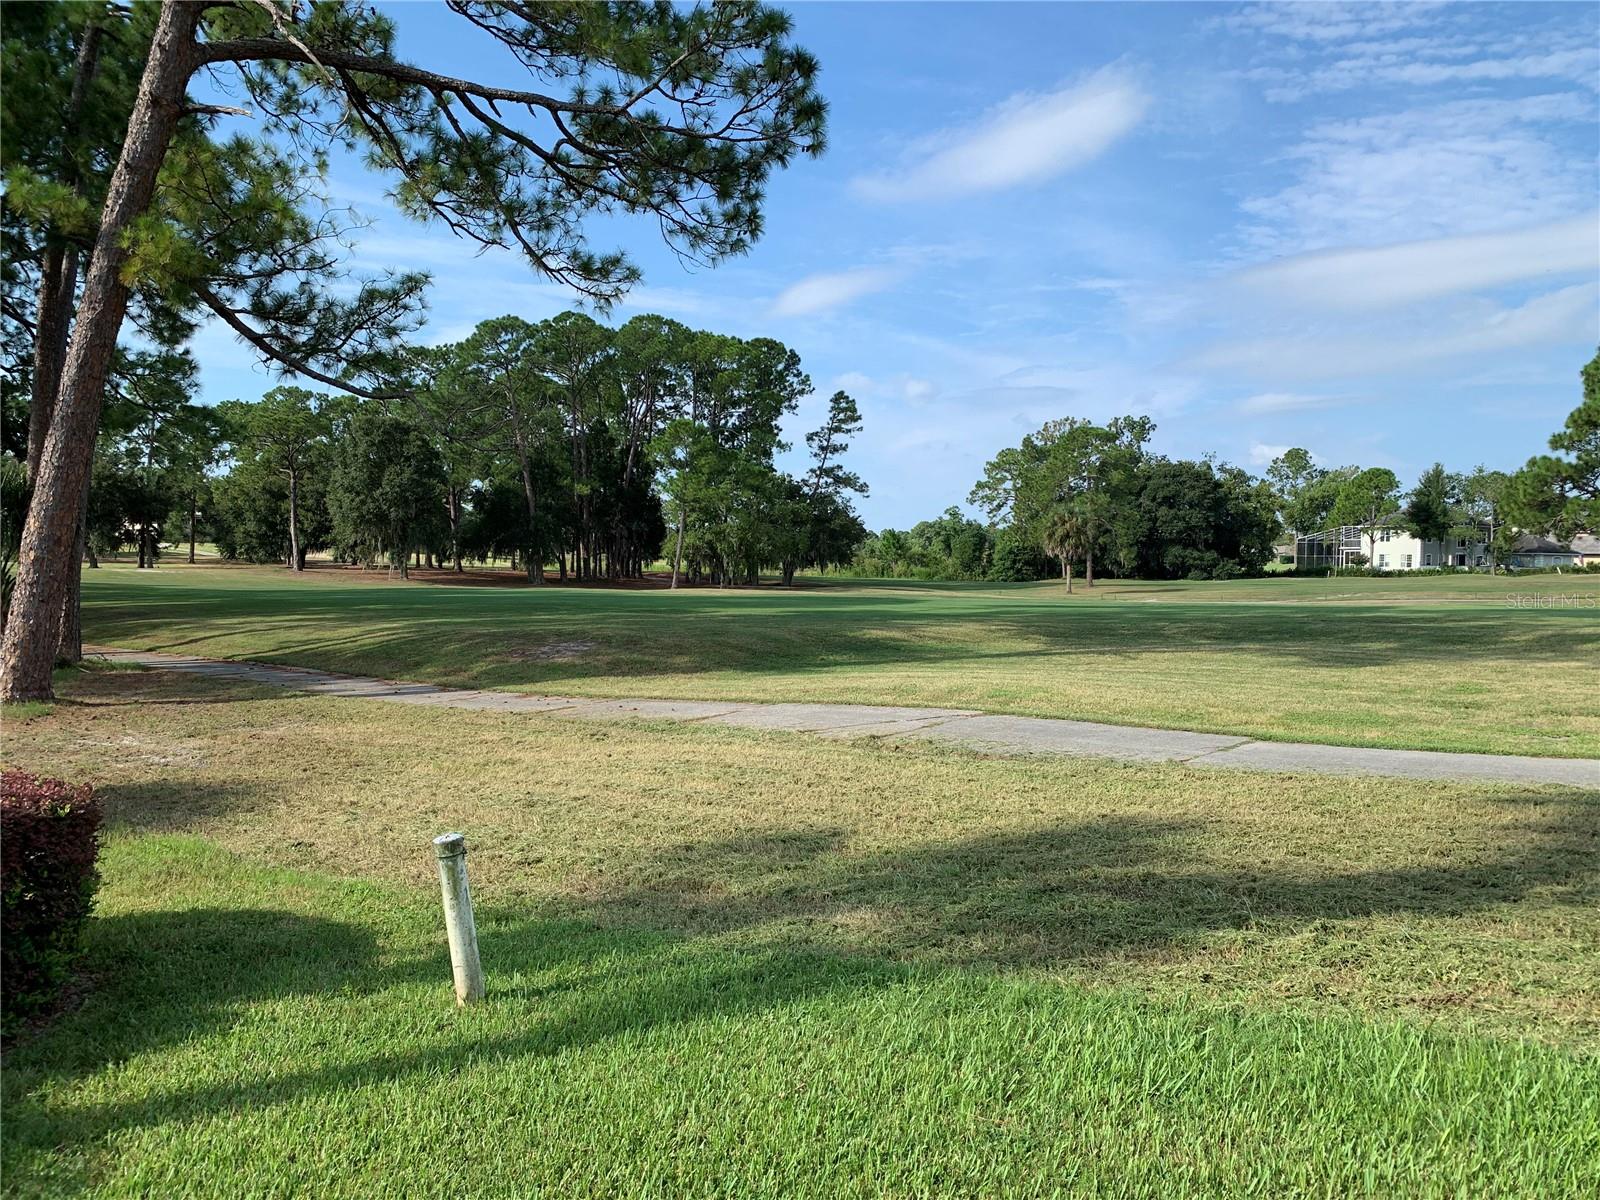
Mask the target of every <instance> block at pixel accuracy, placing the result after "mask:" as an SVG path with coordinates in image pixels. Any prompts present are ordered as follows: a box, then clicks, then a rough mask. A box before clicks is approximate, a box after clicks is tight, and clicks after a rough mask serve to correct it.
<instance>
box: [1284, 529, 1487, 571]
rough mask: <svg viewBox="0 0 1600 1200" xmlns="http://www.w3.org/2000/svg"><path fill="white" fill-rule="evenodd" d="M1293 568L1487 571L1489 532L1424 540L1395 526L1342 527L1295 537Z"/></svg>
mask: <svg viewBox="0 0 1600 1200" xmlns="http://www.w3.org/2000/svg"><path fill="white" fill-rule="evenodd" d="M1369 559H1370V562H1369V561H1368V560H1369ZM1294 565H1295V567H1296V568H1297V569H1303V570H1322V569H1324V568H1333V567H1354V566H1371V567H1374V568H1376V569H1377V570H1379V571H1416V570H1420V569H1422V568H1423V567H1454V568H1456V569H1458V570H1470V569H1471V568H1473V567H1487V566H1488V565H1489V536H1488V529H1487V528H1484V529H1481V530H1479V531H1478V534H1477V536H1476V537H1470V538H1445V539H1444V540H1443V541H1424V540H1423V539H1422V538H1419V537H1417V536H1416V535H1415V534H1413V533H1412V532H1411V531H1410V530H1409V529H1406V528H1405V527H1404V526H1403V525H1400V524H1398V523H1389V524H1385V525H1380V526H1379V527H1378V528H1377V529H1376V530H1374V529H1372V528H1370V527H1369V526H1366V525H1340V526H1338V527H1337V528H1334V529H1324V530H1322V531H1321V532H1320V533H1308V534H1302V535H1301V536H1300V537H1297V538H1295V541H1294Z"/></svg>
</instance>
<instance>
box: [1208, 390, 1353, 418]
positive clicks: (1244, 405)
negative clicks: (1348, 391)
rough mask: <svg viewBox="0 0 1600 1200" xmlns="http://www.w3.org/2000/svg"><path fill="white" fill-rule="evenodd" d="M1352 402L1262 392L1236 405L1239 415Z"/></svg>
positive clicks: (1338, 398)
mask: <svg viewBox="0 0 1600 1200" xmlns="http://www.w3.org/2000/svg"><path fill="white" fill-rule="evenodd" d="M1349 403H1352V401H1351V400H1350V399H1349V398H1347V397H1343V396H1307V395H1303V394H1302V393H1300V392H1262V393H1260V394H1259V395H1255V396H1246V397H1245V398H1244V399H1243V400H1241V401H1239V403H1238V404H1237V405H1236V407H1237V408H1238V410H1239V411H1240V412H1241V413H1249V414H1255V415H1260V414H1266V413H1286V412H1305V411H1306V410H1308V409H1314V408H1334V407H1337V406H1339V405H1341V404H1349Z"/></svg>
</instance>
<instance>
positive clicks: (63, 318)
mask: <svg viewBox="0 0 1600 1200" xmlns="http://www.w3.org/2000/svg"><path fill="white" fill-rule="evenodd" d="M100 34H101V27H100V25H99V24H98V23H94V24H91V25H89V26H88V28H86V29H85V30H84V34H83V42H82V43H81V44H80V45H79V47H78V56H77V60H76V62H75V64H74V66H73V73H72V93H71V95H70V96H69V98H68V100H67V111H66V114H65V121H64V127H63V133H64V135H65V140H68V141H70V139H71V137H72V136H73V134H75V133H76V132H77V128H78V118H79V116H80V115H81V114H82V112H83V104H84V100H85V98H86V97H87V96H88V93H89V84H90V82H91V81H92V80H93V79H94V75H95V71H96V69H97V68H98V67H99V65H100ZM61 179H62V182H64V183H65V184H66V185H67V186H68V187H69V188H71V190H72V191H73V193H74V194H76V193H77V191H78V165H77V163H76V162H75V161H73V160H72V159H71V158H70V157H69V158H68V159H67V160H66V161H65V162H64V163H63V164H62V169H61ZM47 236H48V235H47ZM77 290H78V248H77V247H76V246H66V245H64V244H62V243H61V242H59V241H58V242H56V243H55V244H54V245H51V246H50V248H49V249H48V250H47V251H46V254H45V261H44V265H43V269H42V270H41V271H40V275H39V312H38V316H37V319H36V324H35V327H34V339H33V380H32V394H31V396H30V399H29V406H28V479H29V481H30V482H31V481H32V480H34V479H35V478H37V476H38V474H39V460H40V458H41V457H42V456H43V454H44V443H45V439H46V438H47V437H48V436H49V434H50V423H51V420H52V418H53V417H54V416H55V408H56V396H57V393H58V392H59V391H60V388H61V372H62V371H63V369H64V368H65V365H66V359H67V338H68V335H69V334H70V333H71V330H72V302H73V299H74V298H75V297H76V294H77Z"/></svg>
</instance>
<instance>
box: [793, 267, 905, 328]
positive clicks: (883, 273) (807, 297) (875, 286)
mask: <svg viewBox="0 0 1600 1200" xmlns="http://www.w3.org/2000/svg"><path fill="white" fill-rule="evenodd" d="M900 277H901V272H899V271H897V270H895V269H893V268H890V267H856V268H855V269H853V270H849V271H831V272H825V273H823V274H820V275H808V276H806V278H804V279H802V280H801V281H800V282H799V283H796V284H793V285H791V286H790V287H787V288H785V289H784V290H783V291H782V292H780V293H779V294H778V298H777V299H776V300H774V301H773V302H772V312H773V315H774V316H779V317H803V316H809V315H810V314H812V313H819V312H825V311H826V310H828V309H830V308H837V307H839V306H840V305H841V304H848V303H850V301H852V300H859V299H860V298H861V297H862V296H868V295H871V294H872V293H873V292H881V291H883V290H884V289H886V288H889V287H892V286H893V285H894V284H895V283H896V282H898V280H899V279H900Z"/></svg>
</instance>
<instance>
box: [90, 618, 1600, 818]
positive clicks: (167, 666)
mask: <svg viewBox="0 0 1600 1200" xmlns="http://www.w3.org/2000/svg"><path fill="white" fill-rule="evenodd" d="M90 653H92V654H94V655H96V656H98V657H101V658H105V659H108V660H110V661H113V662H123V663H132V664H136V665H138V666H142V667H151V668H155V669H159V670H168V671H186V672H189V673H190V674H194V675H207V676H211V677H213V678H216V679H231V680H242V681H245V682H248V683H265V684H272V685H275V686H278V687H288V688H294V689H295V690H297V691H302V692H309V693H312V694H315V695H319V696H353V697H356V698H359V699H363V700H385V701H389V702H391V703H395V704H420V705H427V706H433V707H438V708H473V709H488V710H490V711H493V712H523V713H544V714H548V715H550V716H555V717H578V718H582V719H584V720H601V721H604V720H627V719H639V718H645V719H651V720H672V721H705V722H708V723H712V724H717V725H734V726H740V727H743V728H746V729H777V730H787V731H790V732H795V733H810V734H815V735H817V736H818V737H831V738H856V737H894V738H925V739H929V740H934V741H940V742H947V743H951V744H955V745H960V746H965V747H968V748H971V749H977V750H985V751H990V752H997V753H1003V754H1088V755H1097V756H1100V757H1105V758H1120V759H1130V760H1135V761H1140V762H1181V763H1186V764H1188V765H1190V766H1196V767H1233V768H1243V769H1247V770H1257V771H1289V772H1312V773H1314V774H1318V775H1395V776H1403V777H1405V778H1408V779H1476V780H1486V781H1490V782H1499V783H1557V784H1567V785H1569V786H1572V787H1583V788H1600V759H1584V758H1533V757H1526V756H1521V755H1508V754H1506V755H1503V754H1449V753H1442V752H1439V751H1433V750H1375V749H1366V748H1361V747H1355V746H1325V745H1318V744H1312V743H1304V742H1263V741H1257V740H1256V739H1254V738H1248V737H1240V736H1237V735H1229V734H1219V733H1191V732H1187V731H1185V730H1181V729H1142V728H1138V727H1136V726H1130V725H1099V724H1095V723H1093V722H1089V721H1063V720H1055V719H1050V718H1044V717H1007V716H996V715H992V714H988V713H979V712H973V711H971V710H967V709H958V708H896V707H886V706H881V705H874V704H744V703H738V702H735V701H716V700H597V699H582V698H579V697H571V696H535V695H528V694H525V693H521V692H482V691H468V690H463V689H458V688H443V687H435V686H433V685H432V684H427V683H395V682H392V681H390V680H385V679H371V678H367V677H364V676H360V675H336V674H333V673H332V672H328V671H312V670H307V669H304V668H301V667H279V666H272V665H270V664H268V663H256V662H233V661H227V660H222V659H213V658H195V657H192V656H188V655H182V654H164V653H160V652H157V651H144V650H112V649H104V648H95V649H93V650H91V651H90Z"/></svg>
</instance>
